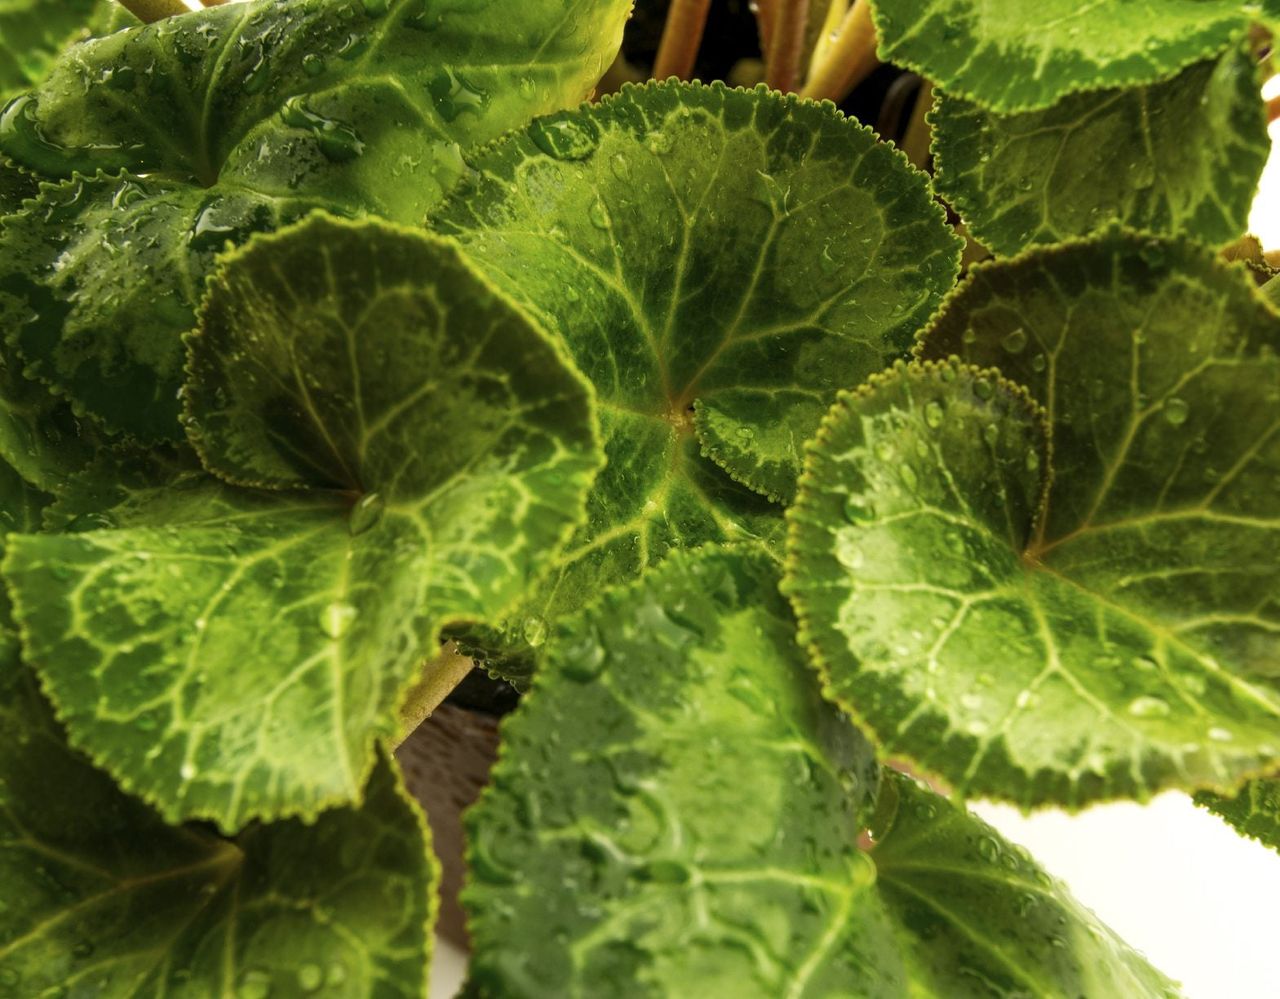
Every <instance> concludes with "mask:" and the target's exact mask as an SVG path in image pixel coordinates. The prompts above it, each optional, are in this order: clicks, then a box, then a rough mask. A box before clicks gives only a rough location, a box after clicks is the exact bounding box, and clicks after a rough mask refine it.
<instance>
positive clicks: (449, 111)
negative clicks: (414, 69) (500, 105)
mask: <svg viewBox="0 0 1280 999" xmlns="http://www.w3.org/2000/svg"><path fill="white" fill-rule="evenodd" d="M427 91H428V92H429V93H430V94H431V99H432V100H433V101H435V105H436V110H437V111H439V112H440V117H441V118H443V119H444V120H445V121H450V122H452V121H457V120H458V118H459V117H460V116H461V115H463V114H465V113H466V112H468V111H470V112H472V113H473V114H478V113H479V112H480V111H481V109H483V108H484V106H485V105H486V104H488V103H489V95H488V93H486V92H485V91H483V90H481V89H480V88H479V87H476V86H473V85H472V84H471V83H470V82H468V81H467V79H466V78H465V77H463V76H461V75H460V74H458V73H456V72H454V71H453V70H452V69H450V68H449V67H448V66H442V67H441V68H440V69H439V70H437V71H436V72H435V73H434V74H432V76H431V79H429V80H428V81H427Z"/></svg>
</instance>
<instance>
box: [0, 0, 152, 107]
mask: <svg viewBox="0 0 1280 999" xmlns="http://www.w3.org/2000/svg"><path fill="white" fill-rule="evenodd" d="M129 22H132V23H134V24H136V23H137V21H136V19H135V18H134V17H133V16H132V15H131V14H130V13H129V12H128V11H127V10H125V9H124V7H123V6H121V5H120V4H118V3H116V2H115V0H62V2H60V3H56V4H49V3H41V2H40V0H0V101H4V100H6V99H8V98H9V97H12V96H13V95H15V94H17V93H21V92H22V91H24V90H28V89H30V88H31V87H34V86H35V85H36V84H37V83H39V82H40V80H41V79H43V77H44V75H45V73H47V72H48V71H49V67H50V66H52V65H53V63H54V60H55V59H57V57H58V56H59V55H60V54H61V52H62V50H63V49H64V48H66V47H67V46H68V45H69V44H71V43H72V42H74V41H79V40H81V39H84V38H87V37H89V36H90V34H98V33H105V32H106V31H109V30H112V29H114V28H116V27H123V26H124V25H125V24H127V23H129ZM95 29H101V31H98V30H95Z"/></svg>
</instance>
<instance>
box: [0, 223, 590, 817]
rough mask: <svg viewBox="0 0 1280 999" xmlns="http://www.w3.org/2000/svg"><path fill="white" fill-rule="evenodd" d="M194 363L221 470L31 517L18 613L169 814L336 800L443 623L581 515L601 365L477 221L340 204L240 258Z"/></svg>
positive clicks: (73, 703) (78, 715) (59, 682)
mask: <svg viewBox="0 0 1280 999" xmlns="http://www.w3.org/2000/svg"><path fill="white" fill-rule="evenodd" d="M189 368H190V378H189V382H188V388H187V393H186V399H187V407H188V413H189V418H190V422H191V436H192V440H193V442H194V443H195V445H196V447H197V450H198V451H199V452H200V453H201V455H202V456H203V457H204V459H205V461H206V464H207V465H208V467H209V468H210V469H212V470H213V471H214V472H215V473H218V474H220V475H222V476H223V479H221V480H220V479H215V478H212V477H210V476H208V475H206V474H203V473H201V472H199V471H198V470H192V469H191V467H190V463H188V465H187V466H186V467H184V466H183V464H182V463H181V461H178V462H177V463H176V464H171V465H167V466H165V467H163V468H160V469H159V470H155V469H154V468H153V469H152V470H150V471H148V470H146V469H145V468H144V469H143V470H142V471H141V472H138V471H137V470H130V469H127V468H126V469H121V470H116V471H112V472H111V473H110V478H111V484H110V485H109V486H107V487H103V488H99V489H98V490H97V492H96V493H95V492H94V489H93V485H92V482H91V481H90V482H89V483H87V484H82V485H81V486H80V487H79V488H78V489H77V490H76V492H77V496H78V498H77V499H75V500H63V501H62V503H61V504H60V505H59V507H58V508H57V509H56V510H55V513H56V520H58V521H61V522H66V521H67V520H68V519H69V518H71V517H75V518H77V520H78V521H79V525H81V526H87V527H90V528H98V529H94V530H88V531H85V532H84V533H69V534H59V535H23V536H16V537H14V538H13V539H12V541H11V545H10V550H9V553H8V556H7V559H6V562H5V572H6V575H7V578H8V580H9V583H10V585H11V587H12V590H13V594H14V599H15V604H16V616H17V619H18V621H19V623H20V625H21V626H22V631H23V636H24V641H25V645H26V651H27V655H28V658H29V660H30V661H31V662H32V663H33V664H35V666H36V667H37V668H38V669H39V670H40V672H41V675H42V679H43V682H44V684H45V686H46V689H47V690H48V692H49V695H50V696H51V698H52V699H53V701H54V704H55V706H56V708H57V710H58V713H59V716H60V717H61V718H62V719H63V720H64V721H65V723H66V724H67V727H68V732H69V737H70V739H71V742H72V743H73V744H74V745H75V746H77V747H78V748H81V749H83V750H84V751H86V752H87V753H88V754H89V755H90V756H91V757H92V758H93V759H94V760H95V761H96V762H97V763H99V764H100V765H101V766H103V767H104V768H106V769H107V770H108V771H109V772H110V773H111V774H112V775H113V776H114V777H115V778H116V779H117V780H118V781H119V782H120V783H121V784H122V785H123V786H125V787H126V788H127V789H130V790H133V791H136V792H137V793H139V794H141V795H142V796H143V797H144V798H146V799H147V800H148V801H150V802H152V803H154V804H155V805H156V806H157V808H158V809H159V811H160V812H161V813H162V814H163V815H164V816H165V817H166V818H168V819H170V820H177V819H181V818H191V817H202V818H210V819H214V820H216V821H217V822H218V823H220V824H221V825H222V826H223V827H224V828H225V829H228V830H233V829H238V828H240V827H241V826H243V825H244V823H245V822H247V821H248V820H250V819H251V818H255V817H278V816H282V815H293V814H301V815H304V816H311V815H314V814H315V813H316V812H317V811H318V810H319V809H321V808H324V807H326V806H328V805H330V804H332V803H335V802H347V801H353V800H359V797H360V789H361V787H362V786H363V784H364V780H365V777H366V775H367V773H368V771H369V768H370V767H371V766H372V765H373V761H374V748H373V744H374V742H375V741H376V740H377V739H379V738H386V737H390V736H393V735H395V734H396V733H397V730H398V729H397V709H398V708H399V706H400V703H401V701H402V700H403V697H404V692H405V688H406V686H407V685H408V684H410V683H411V682H412V681H413V680H414V679H415V677H416V675H417V673H418V670H419V668H420V666H421V664H422V663H423V661H424V660H425V659H426V658H428V657H429V656H430V655H432V654H433V653H434V651H435V649H436V643H437V640H438V635H439V632H440V629H441V628H442V627H444V626H445V625H447V624H450V623H453V622H457V621H465V620H488V619H491V618H493V617H494V616H495V615H498V614H500V613H501V612H502V611H503V610H504V608H506V607H507V606H509V605H510V604H511V603H512V602H513V601H515V600H517V599H519V598H521V597H522V596H523V594H524V593H525V591H526V589H527V587H528V586H529V585H530V583H532V582H533V581H534V580H535V579H536V578H537V577H538V576H539V575H540V574H541V573H542V572H543V571H544V570H545V569H546V568H547V567H548V566H549V564H550V561H551V559H552V558H553V557H554V556H555V554H556V553H557V551H558V550H559V548H560V546H561V545H562V544H563V543H564V542H565V540H566V539H567V537H568V534H569V533H570V532H571V531H572V530H574V528H576V527H577V526H578V525H579V524H580V523H581V522H582V516H583V506H584V502H585V497H586V493H587V491H588V489H589V487H590V483H591V481H592V479H593V477H594V474H595V472H596V470H597V469H598V468H599V465H600V460H601V459H600V453H599V445H598V443H597V440H596V436H595V430H594V420H593V413H592V408H591V404H590V398H589V395H590V389H589V387H588V386H587V385H586V384H585V383H584V382H583V381H582V380H581V378H580V377H578V376H577V374H576V373H575V372H573V371H572V370H571V368H570V367H569V366H568V365H567V362H566V361H565V360H563V357H562V354H561V351H560V349H559V348H558V347H557V346H556V345H555V344H553V343H552V342H551V341H550V340H548V339H547V338H546V336H545V335H544V334H542V333H540V332H539V331H538V330H537V329H536V328H535V327H533V326H532V325H531V323H530V322H529V320H528V319H527V317H526V316H525V315H524V314H523V313H521V312H519V311H518V310H516V309H515V308H514V307H512V306H511V305H510V304H509V303H508V302H507V301H506V300H505V299H503V298H502V297H500V296H499V295H498V294H497V293H495V292H494V290H493V289H492V288H491V287H490V286H489V285H488V284H487V283H486V282H485V281H484V280H483V279H482V278H480V277H478V276H477V275H476V274H475V273H474V272H473V271H471V270H470V269H469V268H468V267H467V266H466V265H465V264H464V263H463V262H462V261H461V260H460V259H459V256H458V254H457V251H456V250H454V249H453V248H452V247H450V246H448V245H446V244H444V243H442V242H441V241H439V240H437V239H434V238H430V237H427V236H425V235H422V234H419V233H416V232H413V231H409V230H401V229H397V228H394V227H391V226H388V225H385V224H380V223H372V222H370V223H365V224H357V223H344V222H339V221H337V220H334V219H330V218H326V217H323V216H318V217H315V218H313V219H310V220H308V221H307V222H304V223H302V224H301V225H299V226H296V227H294V228H292V229H290V230H288V231H285V232H282V233H279V234H277V235H275V236H272V237H259V238H258V239H256V240H254V241H252V242H251V243H250V244H249V245H248V246H247V247H245V248H244V249H242V250H240V251H237V252H236V253H235V254H233V255H231V256H229V257H228V258H227V260H226V263H225V265H223V266H222V267H221V268H220V269H219V271H218V272H217V273H216V275H215V278H214V280H213V282H212V283H211V288H210V293H209V297H208V299H207V300H206V303H205V307H204V311H203V314H202V318H201V326H200V328H199V330H198V331H197V333H196V334H194V335H193V337H192V338H191V341H190V360H189ZM95 472H96V473H102V472H105V469H104V468H103V467H102V466H101V464H98V465H95V466H92V467H91V469H90V471H89V472H88V473H86V477H92V476H93V475H94V474H95ZM226 480H230V481H231V482H235V483H242V484H247V485H249V486H265V487H270V488H268V489H249V488H237V487H236V486H233V485H228V484H227V481H226ZM95 495H96V496H97V497H98V500H99V502H95ZM95 506H96V507H97V508H96V509H95Z"/></svg>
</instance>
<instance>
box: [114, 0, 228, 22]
mask: <svg viewBox="0 0 1280 999" xmlns="http://www.w3.org/2000/svg"><path fill="white" fill-rule="evenodd" d="M218 2H221V0H218ZM120 5H121V6H122V7H124V8H125V10H127V11H128V12H129V13H130V14H132V15H133V16H134V17H136V18H137V19H138V20H139V21H142V22H143V23H144V24H150V23H152V22H153V21H163V20H164V19H165V18H166V17H173V16H175V15H177V14H189V13H190V12H191V8H190V7H188V6H187V5H186V4H185V3H183V2H182V0H120ZM206 6H208V5H207V4H206Z"/></svg>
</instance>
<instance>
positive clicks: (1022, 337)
mask: <svg viewBox="0 0 1280 999" xmlns="http://www.w3.org/2000/svg"><path fill="white" fill-rule="evenodd" d="M1000 346H1001V347H1003V348H1004V349H1005V351H1006V352H1008V353H1010V354H1021V353H1022V352H1023V350H1025V349H1026V346H1027V333H1026V331H1025V330H1023V329H1022V328H1021V327H1019V328H1018V329H1016V330H1014V331H1013V332H1012V333H1010V334H1008V335H1007V336H1006V337H1005V338H1004V339H1003V340H1001V341H1000Z"/></svg>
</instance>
